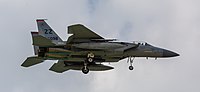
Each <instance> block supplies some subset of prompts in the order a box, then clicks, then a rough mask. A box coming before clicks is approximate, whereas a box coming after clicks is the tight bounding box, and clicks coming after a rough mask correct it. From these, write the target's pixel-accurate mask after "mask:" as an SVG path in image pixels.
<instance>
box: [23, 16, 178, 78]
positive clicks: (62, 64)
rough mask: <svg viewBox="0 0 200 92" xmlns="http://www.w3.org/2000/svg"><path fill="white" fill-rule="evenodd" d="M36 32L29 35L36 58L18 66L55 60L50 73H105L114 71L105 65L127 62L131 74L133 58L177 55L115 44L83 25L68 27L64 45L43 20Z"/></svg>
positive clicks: (141, 45)
mask: <svg viewBox="0 0 200 92" xmlns="http://www.w3.org/2000/svg"><path fill="white" fill-rule="evenodd" d="M36 21H37V26H38V32H31V35H32V40H33V46H34V52H35V56H31V57H28V58H27V59H26V60H25V61H24V62H23V63H22V65H21V66H23V67H30V66H33V65H36V64H39V63H42V62H44V61H45V60H58V62H57V63H54V64H53V66H52V67H51V68H50V69H49V70H51V71H54V72H57V73H62V72H65V71H67V70H82V72H83V73H84V74H87V73H88V72H89V71H105V70H111V69H114V68H113V67H111V66H107V65H104V64H103V63H104V62H108V63H113V62H118V61H120V60H122V59H125V58H128V59H127V61H128V62H129V63H130V66H129V69H130V70H133V66H132V63H133V59H134V58H135V57H146V58H149V57H150V58H155V59H157V58H168V57H175V56H179V54H177V53H175V52H172V51H169V50H166V49H162V48H158V47H155V46H152V45H150V44H148V43H146V42H131V43H127V42H118V41H116V39H105V38H103V37H101V36H99V35H98V34H96V33H94V32H93V31H91V30H90V29H88V28H86V27H85V26H84V25H82V24H75V25H71V26H68V34H72V35H71V36H70V37H69V38H68V40H67V41H63V40H62V39H61V38H60V37H59V36H58V35H57V34H56V33H55V31H53V29H52V28H51V27H50V26H49V25H48V24H47V23H46V22H45V20H44V19H37V20H36Z"/></svg>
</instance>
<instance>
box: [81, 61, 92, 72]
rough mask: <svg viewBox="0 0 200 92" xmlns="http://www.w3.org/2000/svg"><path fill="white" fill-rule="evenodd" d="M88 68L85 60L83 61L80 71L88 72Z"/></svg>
mask: <svg viewBox="0 0 200 92" xmlns="http://www.w3.org/2000/svg"><path fill="white" fill-rule="evenodd" d="M89 71H90V70H89V68H88V67H87V63H86V62H84V66H83V68H82V72H83V73H84V74H88V73H89Z"/></svg>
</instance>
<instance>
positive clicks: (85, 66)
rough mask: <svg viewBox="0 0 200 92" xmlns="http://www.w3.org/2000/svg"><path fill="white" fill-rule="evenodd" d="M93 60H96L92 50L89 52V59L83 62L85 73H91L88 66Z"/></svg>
mask: <svg viewBox="0 0 200 92" xmlns="http://www.w3.org/2000/svg"><path fill="white" fill-rule="evenodd" d="M93 62H94V54H93V53H91V52H90V53H88V54H87V59H86V60H85V61H84V63H83V68H82V72H83V73H84V74H88V73H89V71H90V70H89V68H88V67H87V66H88V64H90V63H93Z"/></svg>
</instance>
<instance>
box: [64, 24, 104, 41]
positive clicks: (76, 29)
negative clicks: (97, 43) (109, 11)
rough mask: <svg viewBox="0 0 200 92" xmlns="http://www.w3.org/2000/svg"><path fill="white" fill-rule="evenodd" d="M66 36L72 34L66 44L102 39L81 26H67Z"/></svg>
mask: <svg viewBox="0 0 200 92" xmlns="http://www.w3.org/2000/svg"><path fill="white" fill-rule="evenodd" d="M68 34H73V35H72V36H70V37H69V38H68V41H67V42H68V43H79V42H89V41H91V40H94V39H104V38H103V37H101V36H100V35H98V34H96V33H94V32H93V31H91V30H90V29H88V28H87V27H85V26H84V25H81V24H75V25H71V26H68Z"/></svg>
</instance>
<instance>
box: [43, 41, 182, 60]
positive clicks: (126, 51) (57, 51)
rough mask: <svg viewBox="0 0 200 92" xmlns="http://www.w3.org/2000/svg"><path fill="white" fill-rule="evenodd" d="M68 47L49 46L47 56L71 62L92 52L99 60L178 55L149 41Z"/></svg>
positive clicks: (86, 44)
mask: <svg viewBox="0 0 200 92" xmlns="http://www.w3.org/2000/svg"><path fill="white" fill-rule="evenodd" d="M70 46H71V47H70V49H68V48H64V47H63V48H48V50H47V51H48V52H46V56H47V57H48V58H52V59H62V60H66V61H69V62H73V61H80V62H83V60H84V58H85V57H86V55H87V53H89V52H92V53H94V55H95V58H96V61H97V62H118V61H119V60H121V59H124V58H127V57H152V58H164V57H174V56H178V54H177V53H175V52H172V51H169V50H165V49H162V48H158V47H154V46H152V45H150V44H147V43H128V42H89V43H78V44H73V45H70Z"/></svg>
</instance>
